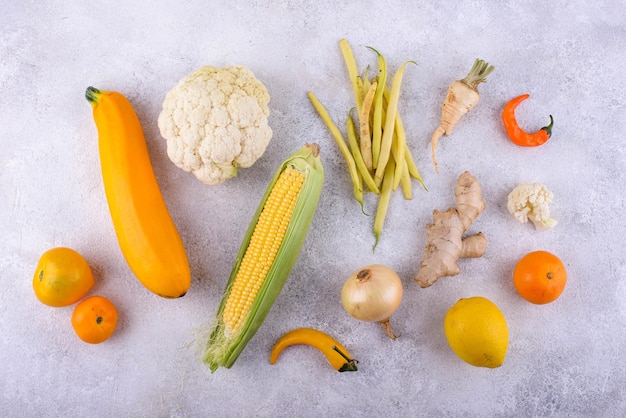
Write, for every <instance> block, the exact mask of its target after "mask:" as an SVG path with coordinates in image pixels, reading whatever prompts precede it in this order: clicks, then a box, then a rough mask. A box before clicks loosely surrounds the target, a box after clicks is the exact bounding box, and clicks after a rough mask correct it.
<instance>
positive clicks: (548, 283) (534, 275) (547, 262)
mask: <svg viewBox="0 0 626 418" xmlns="http://www.w3.org/2000/svg"><path fill="white" fill-rule="evenodd" d="M566 283H567V272H566V271H565V266H564V265H563V262H562V261H561V260H560V259H559V258H558V257H557V256H556V255H554V254H552V253H549V252H547V251H533V252H531V253H528V254H526V255H525V256H524V257H522V258H521V259H520V260H519V261H518V262H517V265H516V266H515V270H514V271H513V284H514V285H515V289H517V292H518V293H519V294H520V295H521V296H522V297H523V298H524V299H526V300H527V301H529V302H531V303H535V304H537V305H543V304H546V303H550V302H553V301H555V300H556V299H557V298H558V297H559V296H561V293H562V292H563V289H565V284H566Z"/></svg>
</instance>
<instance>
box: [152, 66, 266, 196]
mask: <svg viewBox="0 0 626 418" xmlns="http://www.w3.org/2000/svg"><path fill="white" fill-rule="evenodd" d="M269 101H270V95H269V93H268V92H267V89H266V88H265V86H264V85H263V83H261V82H260V81H259V80H258V79H257V78H256V77H255V76H254V74H253V73H252V71H250V70H249V69H248V68H246V67H244V66H243V65H236V66H229V67H224V68H217V67H211V66H204V67H202V68H199V69H197V70H195V71H193V72H192V73H190V74H188V75H187V76H185V77H183V78H182V79H181V80H180V81H179V82H178V84H176V86H174V87H173V88H172V89H171V90H170V91H169V92H168V93H167V94H166V96H165V100H164V101H163V110H162V111H161V113H160V115H159V119H158V125H159V130H160V131H161V135H162V136H163V138H165V139H166V140H167V155H168V156H169V158H170V160H172V162H173V163H174V164H176V165H177V166H178V167H180V168H181V169H183V170H185V171H187V172H191V173H193V174H194V175H195V176H196V177H197V178H198V179H199V180H200V181H202V182H203V183H206V184H210V185H218V184H221V183H223V182H224V181H225V180H227V179H229V178H231V177H234V176H236V175H237V168H238V167H244V168H247V167H250V166H252V164H254V163H255V162H256V160H257V159H258V158H260V157H261V156H262V155H263V153H264V152H265V148H266V147H267V145H268V144H269V142H270V140H271V138H272V129H271V128H270V126H269V124H268V116H269V113H270V111H269V107H268V104H269Z"/></svg>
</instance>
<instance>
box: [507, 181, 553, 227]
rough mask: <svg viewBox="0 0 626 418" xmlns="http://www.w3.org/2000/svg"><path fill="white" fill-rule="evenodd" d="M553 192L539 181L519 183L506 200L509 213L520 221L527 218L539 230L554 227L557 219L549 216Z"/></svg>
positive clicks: (526, 220) (524, 221)
mask: <svg viewBox="0 0 626 418" xmlns="http://www.w3.org/2000/svg"><path fill="white" fill-rule="evenodd" d="M553 198H554V194H553V193H552V192H551V191H550V190H548V188H547V187H546V186H545V185H543V184H541V183H520V184H519V185H518V186H516V187H515V188H514V189H513V191H511V193H509V197H508V201H507V209H508V210H509V213H510V214H511V215H513V216H514V217H515V219H516V220H517V221H518V222H520V223H526V222H528V221H529V220H530V221H531V222H532V223H533V224H534V225H535V228H536V229H537V230H540V231H545V230H548V229H551V228H554V227H555V226H556V224H557V220H556V219H554V218H552V217H550V206H549V205H550V203H552V199H553Z"/></svg>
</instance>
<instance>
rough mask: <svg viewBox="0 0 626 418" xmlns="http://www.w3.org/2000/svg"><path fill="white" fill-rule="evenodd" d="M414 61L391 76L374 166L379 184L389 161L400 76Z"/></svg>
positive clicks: (405, 64)
mask: <svg viewBox="0 0 626 418" xmlns="http://www.w3.org/2000/svg"><path fill="white" fill-rule="evenodd" d="M409 63H415V62H414V61H406V62H405V63H404V64H402V66H400V68H399V69H398V71H396V73H395V74H394V76H393V80H392V82H391V91H390V92H389V103H388V104H387V116H386V118H385V126H384V129H383V137H382V138H381V143H380V154H379V156H378V165H377V166H376V174H375V175H374V181H375V182H376V184H380V183H381V182H382V179H383V174H384V173H385V172H386V169H385V166H386V165H387V162H388V161H389V155H390V153H391V141H392V139H393V132H394V127H395V124H396V113H397V110H398V101H399V99H400V86H401V85H402V77H403V76H404V69H405V68H406V66H407V64H409Z"/></svg>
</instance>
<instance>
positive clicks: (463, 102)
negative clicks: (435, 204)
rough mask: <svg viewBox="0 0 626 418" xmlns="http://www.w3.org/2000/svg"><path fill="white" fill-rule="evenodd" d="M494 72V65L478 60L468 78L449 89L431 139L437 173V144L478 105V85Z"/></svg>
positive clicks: (458, 81)
mask: <svg viewBox="0 0 626 418" xmlns="http://www.w3.org/2000/svg"><path fill="white" fill-rule="evenodd" d="M493 70H494V67H493V65H489V64H488V63H487V62H485V61H483V60H481V59H476V61H474V65H473V66H472V69H471V70H470V72H469V73H468V74H467V76H466V77H465V78H464V79H462V80H457V81H455V82H454V83H452V84H451V85H450V87H449V88H448V93H447V95H446V98H445V100H444V102H443V109H442V112H441V123H440V124H439V126H438V127H437V129H436V130H435V132H434V133H433V136H432V139H431V146H432V149H433V151H432V153H433V163H434V164H435V171H436V172H437V173H438V172H439V167H438V165H437V142H439V138H441V136H442V135H444V134H445V135H447V136H449V135H450V134H451V133H452V129H453V128H454V126H455V125H456V124H457V122H458V121H459V119H461V117H462V116H463V115H465V114H466V113H467V112H469V111H470V109H471V108H472V107H474V106H475V105H476V103H478V100H479V98H480V95H479V94H478V85H479V84H480V83H482V82H484V81H486V79H487V76H488V75H489V74H491V72H492V71H493Z"/></svg>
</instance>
